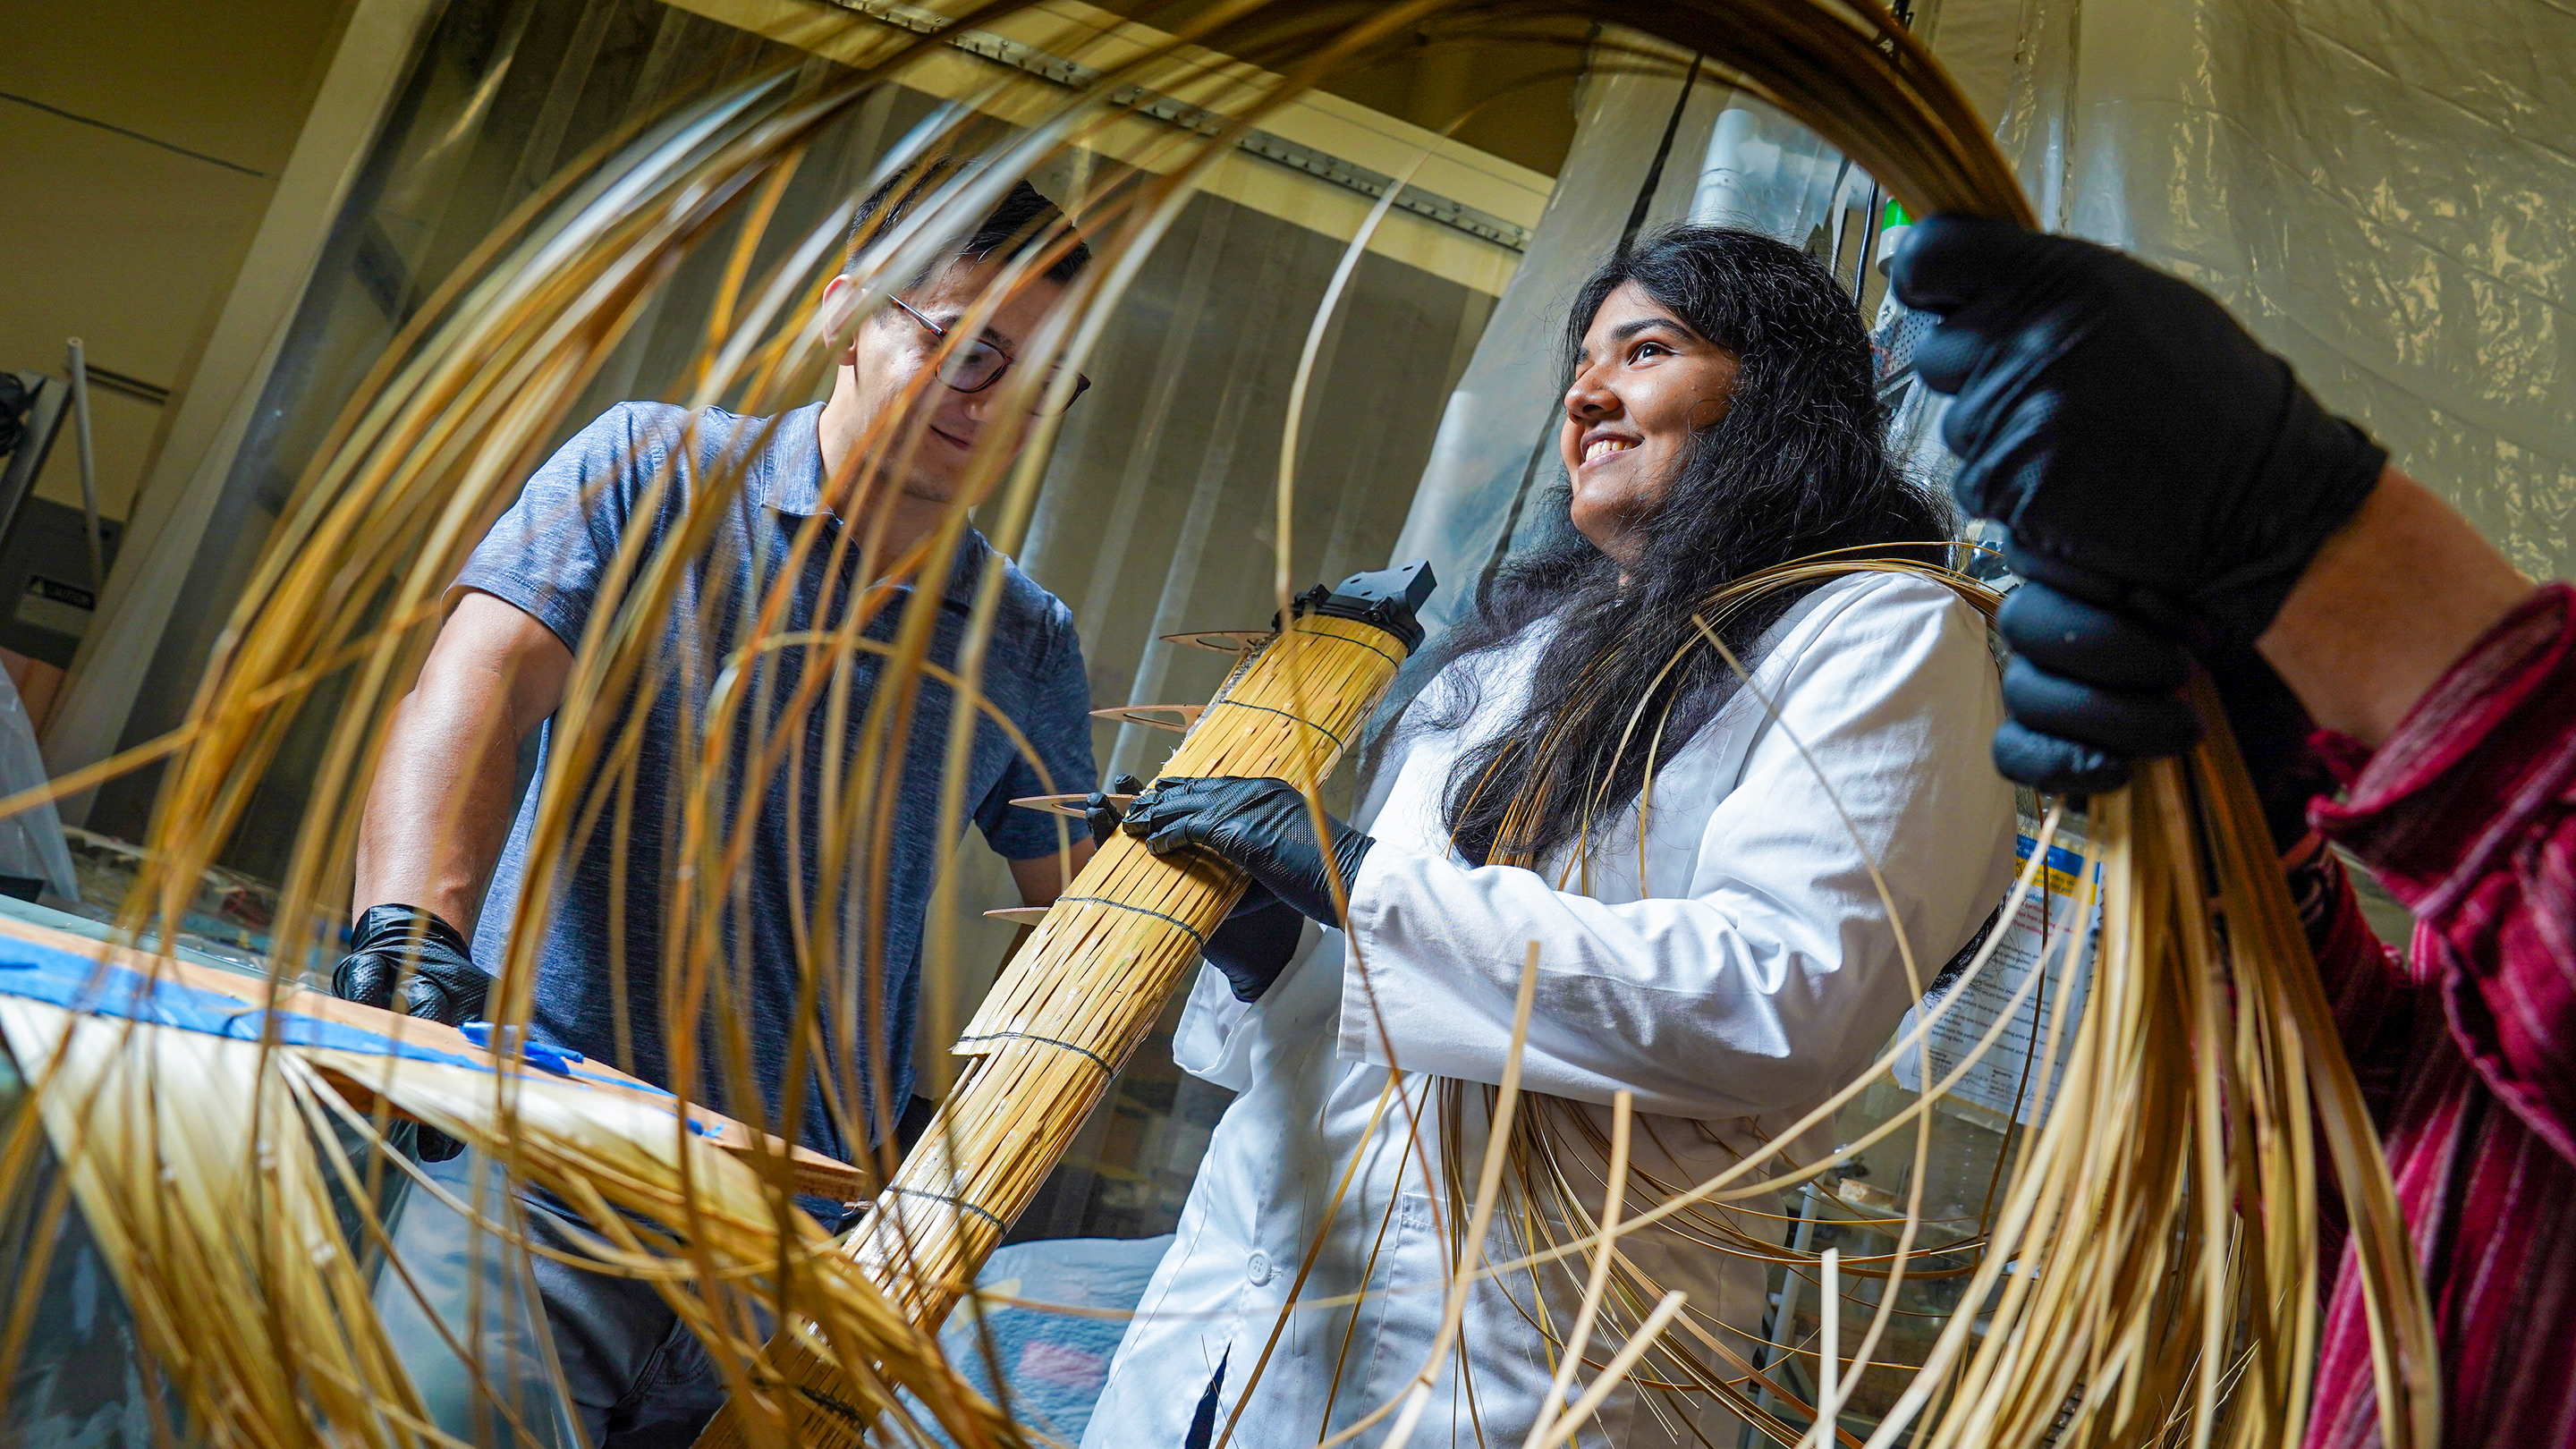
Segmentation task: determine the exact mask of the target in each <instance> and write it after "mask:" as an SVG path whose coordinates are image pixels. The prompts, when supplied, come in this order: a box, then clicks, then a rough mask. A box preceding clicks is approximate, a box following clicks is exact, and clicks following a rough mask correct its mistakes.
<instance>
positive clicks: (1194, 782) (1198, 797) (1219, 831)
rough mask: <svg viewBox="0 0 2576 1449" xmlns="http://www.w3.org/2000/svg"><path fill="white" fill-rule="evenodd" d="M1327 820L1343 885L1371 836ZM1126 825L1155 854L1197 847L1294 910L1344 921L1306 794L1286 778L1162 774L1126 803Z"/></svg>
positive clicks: (1331, 922)
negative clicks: (1130, 802) (1308, 810)
mask: <svg viewBox="0 0 2576 1449" xmlns="http://www.w3.org/2000/svg"><path fill="white" fill-rule="evenodd" d="M1324 824H1325V827H1326V830H1327V832H1328V833H1329V834H1330V836H1331V838H1332V844H1333V855H1332V859H1333V860H1334V861H1336V862H1338V863H1339V865H1340V869H1341V877H1342V887H1343V889H1345V890H1348V889H1349V888H1350V882H1351V878H1352V877H1353V876H1355V875H1356V874H1358V872H1359V868H1360V860H1361V858H1362V857H1363V856H1365V855H1367V854H1368V848H1369V846H1370V845H1371V844H1372V843H1373V842H1372V841H1371V840H1370V839H1369V838H1368V837H1367V836H1365V835H1362V834H1361V833H1360V832H1358V831H1356V830H1353V829H1352V828H1350V827H1349V826H1347V825H1344V824H1343V823H1342V822H1340V821H1338V820H1335V819H1333V818H1332V817H1331V816H1329V815H1328V816H1326V817H1324ZM1125 828H1126V831H1127V833H1128V834H1130V835H1137V836H1142V837H1144V840H1145V848H1146V849H1148V850H1151V851H1152V852H1154V853H1155V854H1156V855H1170V854H1171V853H1172V852H1174V851H1176V850H1196V851H1199V852H1201V853H1202V854H1205V855H1211V856H1214V857H1215V858H1217V859H1218V860H1221V861H1224V862H1225V863H1226V864H1228V865H1231V866H1233V867H1234V868H1235V869H1237V870H1240V871H1242V872H1243V873H1244V874H1246V875H1248V876H1251V877H1252V879H1253V880H1254V881H1255V882H1256V883H1257V884H1260V885H1263V886H1267V887H1269V889H1270V892H1271V894H1273V895H1275V896H1277V897H1279V899H1281V900H1283V901H1286V902H1287V903H1288V904H1289V906H1290V907H1292V908H1293V909H1295V910H1296V912H1297V913H1298V914H1299V915H1302V916H1305V917H1308V918H1309V919H1312V920H1317V921H1321V922H1323V923H1324V924H1325V925H1327V926H1339V925H1340V924H1341V923H1342V921H1341V913H1340V912H1338V911H1336V910H1334V909H1333V886H1332V882H1331V880H1330V879H1329V877H1328V874H1327V869H1328V867H1327V865H1326V861H1325V857H1324V850H1323V846H1322V845H1321V844H1320V843H1319V842H1318V841H1317V840H1316V839H1315V823H1314V817H1313V816H1312V815H1311V814H1309V813H1308V812H1307V809H1306V797H1305V796H1303V795H1300V794H1298V793H1297V787H1296V786H1294V785H1291V784H1289V783H1288V782H1287V781H1285V780H1267V779H1262V780H1246V779H1231V778H1191V777H1187V776H1179V777H1174V776H1166V777H1165V778H1163V779H1161V780H1158V781H1156V782H1155V783H1154V788H1152V789H1151V790H1148V791H1146V792H1145V793H1144V794H1142V795H1139V796H1137V797H1136V803H1135V804H1133V805H1130V806H1129V807H1128V808H1127V820H1126V826H1125Z"/></svg>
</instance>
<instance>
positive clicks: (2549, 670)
mask: <svg viewBox="0 0 2576 1449" xmlns="http://www.w3.org/2000/svg"><path fill="white" fill-rule="evenodd" d="M2284 672H2285V673H2286V672H2287V671H2286V670H2285V671H2284ZM2352 754H2353V755H2354V756H2355V757H2359V762H2358V764H2357V765H2355V764H2353V763H2347V764H2346V766H2345V773H2346V789H2347V794H2346V798H2345V799H2344V800H2343V801H2342V802H2340V803H2334V802H2319V804H2318V805H2317V807H2316V811H2315V814H2316V819H2317V821H2318V823H2319V825H2320V826H2321V827H2323V828H2324V830H2325V831H2326V832H2327V833H2328V834H2329V835H2330V836H2332V837H2333V838H2334V839H2335V840H2336V841H2338V842H2340V843H2341V844H2342V845H2343V846H2344V847H2345V848H2346V849H2348V850H2350V851H2352V852H2353V854H2354V855H2355V856H2356V857H2358V858H2359V859H2360V860H2362V861H2363V862H2364V863H2365V864H2367V865H2369V866H2370V868H2371V871H2372V873H2373V874H2375V875H2376V876H2378V877H2379V879H2380V881H2381V882H2382V883H2383V884H2385V885H2386V886H2387V887H2388V890H2389V893H2390V894H2391V895H2393V896H2395V897H2396V898H2397V900H2398V901H2399V902H2400V903H2401V904H2403V905H2404V906H2405V907H2406V908H2407V909H2408V910H2410V911H2412V912H2413V913H2414V914H2415V917H2416V920H2417V921H2418V922H2419V923H2420V925H2421V927H2422V929H2421V930H2419V931H2418V933H2417V936H2416V943H2417V951H2418V953H2419V955H2420V956H2421V957H2422V959H2419V960H2418V961H2416V962H2415V963H2414V975H2415V978H2416V979H2417V980H2419V981H2421V982H2422V983H2423V984H2424V986H2425V987H2426V988H2427V989H2428V990H2430V991H2432V992H2435V993H2438V999H2439V1000H2440V1002H2441V1006H2442V1009H2443V1011H2444V1012H2445V1013H2446V1014H2447V1016H2448V1017H2449V1020H2450V1026H2451V1032H2452V1035H2453V1036H2454V1037H2455V1038H2456V1039H2457V1040H2458V1041H2459V1044H2460V1048H2461V1050H2462V1051H2463V1052H2464V1053H2465V1054H2466V1055H2467V1056H2468V1058H2469V1060H2470V1061H2471V1062H2472V1063H2473V1064H2474V1065H2475V1066H2476V1067H2477V1069H2478V1072H2479V1075H2480V1076H2482V1077H2483V1078H2484V1079H2485V1080H2486V1082H2487V1085H2488V1086H2489V1087H2490V1088H2491V1089H2492V1090H2493V1091H2494V1092H2495V1094H2496V1095H2497V1097H2498V1098H2500V1099H2501V1100H2503V1101H2504V1102H2505V1103H2506V1104H2507V1105H2508V1106H2510V1107H2511V1108H2512V1109H2513V1111H2514V1112H2515V1114H2516V1115H2517V1116H2519V1117H2521V1118H2522V1120H2523V1121H2524V1122H2525V1123H2526V1124H2528V1125H2529V1126H2530V1128H2531V1130H2532V1131H2533V1133H2534V1134H2536V1135H2537V1136H2539V1137H2540V1138H2541V1140H2543V1141H2545V1142H2547V1143H2548V1144H2549V1145H2550V1146H2551V1147H2552V1148H2553V1149H2555V1150H2556V1151H2557V1152H2558V1153H2559V1154H2560V1155H2561V1156H2563V1157H2566V1158H2567V1159H2569V1160H2570V1161H2571V1162H2576V590H2570V589H2569V588H2568V586H2567V585H2565V584H2553V585H2550V586H2549V587H2547V588H2544V589H2541V590H2539V591H2538V592H2536V593H2533V594H2531V595H2530V596H2529V597H2528V598H2526V599H2525V600H2524V601H2523V602H2522V603H2521V604H2520V605H2519V606H2518V607H2515V608H2514V609H2512V610H2511V612H2509V613H2507V614H2506V615H2505V616H2504V618H2503V619H2502V620H2501V621H2499V622H2497V623H2496V624H2495V625H2494V626H2493V627H2492V628H2491V629H2489V630H2487V631H2486V633H2485V635H2484V637H2482V638H2480V639H2479V640H2478V641H2477V642H2476V643H2475V644H2473V645H2472V646H2471V647H2470V648H2469V649H2468V650H2467V652H2466V653H2465V654H2463V655H2462V656H2460V658H2459V659H2458V661H2457V662H2456V663H2455V664H2453V665H2452V666H2451V667H2450V669H2449V670H2448V671H2447V672H2445V673H2444V674H2442V675H2441V677H2440V678H2439V680H2438V681H2437V682H2435V683H2434V684H2433V686H2432V687H2431V688H2430V689H2429V690H2426V691H2424V692H2423V693H2422V694H2421V697H2420V698H2418V699H2417V700H2416V701H2415V702H2414V703H2413V706H2412V708H2411V709H2409V710H2407V711H2406V712H2405V713H2404V715H2403V717H2402V718H2401V720H2400V721H2399V722H2398V723H2397V725H2396V726H2395V728H2394V729H2393V730H2392V731H2390V732H2389V733H2388V734H2387V736H2386V737H2385V739H2384V740H2383V741H2382V742H2381V743H2380V744H2379V745H2378V748H2377V749H2376V750H2374V751H2371V752H2370V753H2368V755H2367V756H2366V757H2361V756H2360V751H2359V750H2355V751H2353V752H2352ZM2338 1009H2339V1010H2340V1005H2339V1007H2338Z"/></svg>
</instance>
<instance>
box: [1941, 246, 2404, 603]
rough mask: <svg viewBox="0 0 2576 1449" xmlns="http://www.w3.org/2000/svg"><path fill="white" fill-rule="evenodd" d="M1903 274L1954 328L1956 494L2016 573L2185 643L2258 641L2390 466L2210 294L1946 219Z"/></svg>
mask: <svg viewBox="0 0 2576 1449" xmlns="http://www.w3.org/2000/svg"><path fill="white" fill-rule="evenodd" d="M1890 277H1891V280H1892V284H1893V286H1894V287H1895V289H1896V295H1897V296H1898V297H1899V298H1900V299H1901V300H1903V301H1904V303H1905V304H1906V305H1907V306H1909V307H1914V308H1917V309H1920V310H1923V311H1927V312H1932V313H1936V314H1938V315H1939V316H1940V317H1941V319H1942V320H1941V323H1940V325H1939V326H1938V327H1936V328H1935V329H1934V330H1933V332H1932V334H1931V335H1930V336H1929V337H1926V338H1925V339H1924V340H1923V342H1922V344H1921V346H1919V347H1918V348H1917V349H1916V352H1915V368H1916V371H1917V372H1918V374H1919V375H1920V376H1921V377H1922V379H1923V382H1924V385H1925V386H1927V387H1930V388H1931V389H1932V390H1934V391H1935V392H1945V393H1956V394H1957V395H1958V400H1957V401H1956V402H1955V403H1953V404H1952V405H1951V407H1950V411H1949V415H1948V417H1947V418H1946V419H1944V421H1943V423H1942V436H1943V438H1944V439H1946V440H1947V441H1948V443H1949V445H1950V448H1951V450H1952V451H1953V452H1955V453H1957V454H1958V455H1959V458H1960V469H1959V473H1958V476H1957V478H1956V480H1955V481H1954V482H1953V484H1952V485H1951V486H1952V491H1953V492H1954V493H1955V494H1956V495H1957V497H1958V500H1959V503H1960V505H1961V506H1962V507H1964V508H1966V509H1967V510H1968V511H1969V512H1970V513H1973V514H1975V515H1977V516H1979V517H1981V518H1991V519H1994V520H1996V521H1998V522H2000V523H2002V524H2003V525H2004V526H2005V527H2006V528H2008V529H2010V530H2011V532H2012V547H2011V549H2010V550H2009V552H2008V558H2009V561H2010V562H2011V564H2012V566H2013V570H2014V572H2016V573H2019V574H2021V575H2023V576H2024V577H2025V578H2031V579H2037V580H2040V581H2042V582H2045V583H2049V584H2052V585H2055V586H2056V587H2057V588H2059V589H2061V590H2063V591H2065V592H2066V593H2069V594H2074V595H2078V596H2082V597H2085V598H2088V599H2091V600H2092V601H2094V602H2096V603H2098V604H2102V605H2106V606H2108V607H2109V608H2111V609H2113V610H2114V611H2116V612H2119V613H2122V614H2127V615H2129V616H2131V617H2133V618H2143V619H2149V620H2153V621H2156V622H2157V623H2159V624H2160V625H2161V626H2162V627H2164V628H2165V629H2166V630H2167V631H2168V632H2171V633H2177V634H2179V633H2185V632H2189V633H2191V634H2192V635H2193V636H2194V637H2205V636H2206V635H2207V634H2209V633H2218V634H2223V635H2225V636H2228V637H2232V638H2234V639H2237V640H2240V641H2244V640H2251V639H2253V638H2254V637H2255V636H2256V635H2258V634H2260V633H2262V632H2263V630H2264V628H2265V627H2266V626H2268V625H2269V624H2270V623H2271V622H2272V618H2273V616H2274V615H2276V614H2277V613H2279V612H2280V608H2281V601H2282V600H2283V599H2284V598H2286V597H2287V596H2288V594H2289V592H2290V588H2291V586H2292V585H2293V584H2295V583H2297V582H2298V578H2299V575H2300V574H2301V573H2302V572H2304V571H2305V570H2306V568H2307V565H2308V562H2309V560H2310V559H2312V558H2314V557H2315V555H2316V551H2317V548H2318V546H2319V545H2321V544H2323V543H2324V542H2325V539H2326V537H2327V535H2329V534H2331V533H2333V532H2334V531H2335V530H2336V529H2337V528H2339V527H2341V526H2342V525H2343V523H2344V521H2345V520H2346V519H2349V518H2350V517H2351V516H2352V515H2353V513H2354V511H2355V510H2357V509H2358V508H2360V507H2361V504H2362V501H2363V500H2364V499H2365V498H2367V497H2368V496H2369V494H2370V491H2371V489H2372V488H2373V487H2374V486H2375V485H2376V484H2377V483H2378V481H2379V474H2380V469H2381V467H2382V466H2383V465H2384V464H2385V463H2386V461H2387V456H2388V455H2387V453H2386V452H2385V451H2384V450H2383V449H2381V448H2380V447H2379V446H2378V445H2377V444H2376V443H2373V442H2372V441H2371V440H2370V439H2369V437H2367V436H2366V435H2364V434H2363V433H2362V431H2361V430H2360V429H2359V428H2356V427H2354V426H2353V425H2352V424H2350V423H2347V422H2344V421H2343V420H2341V419H2339V418H2336V417H2333V416H2331V415H2330V414H2328V413H2327V412H2326V411H2325V410H2324V409H2323V408H2322V407H2320V406H2319V405H2318V404H2317V401H2316V399H2315V398H2314V397H2312V396H2310V395H2309V394H2308V392H2307V390H2306V389H2305V388H2303V387H2301V386H2300V385H2299V382H2298V379H2297V378H2296V377H2294V376H2293V375H2292V374H2291V371H2290V365H2289V364H2288V363H2286V362H2284V361H2282V360H2281V359H2280V358H2278V357H2275V356H2273V355H2272V354H2271V353H2268V352H2266V351H2264V350H2263V348H2262V347H2261V345H2260V344H2258V343H2256V342H2255V341H2254V339H2253V338H2252V337H2250V336H2248V335H2246V332H2245V330H2244V329H2243V328H2242V327H2239V326H2238V325H2237V324H2236V321H2235V319H2233V318H2231V317H2230V316H2228V315H2227V312H2226V309H2224V308H2222V307H2220V306H2219V305H2218V303H2217V302H2215V301H2213V300H2211V299H2210V298H2209V297H2207V296H2205V295H2203V294H2202V293H2201V292H2200V291H2198V290H2197V289H2195V288H2193V287H2191V286H2190V285H2188V284H2186V283H2184V282H2181V281H2178V280H2176V279H2175V278H2172V277H2169V276H2166V275H2165V274H2163V273H2162V272H2158V271H2155V270H2153V269H2152V268H2149V267H2146V266H2142V265H2140V264H2139V263H2137V262H2133V261H2131V260H2129V259H2128V258H2126V257H2123V256H2121V255H2119V254H2118V253H2116V252H2112V251H2108V250H2106V249H2104V248H2101V247H2097V246H2094V245H2092V244H2090V243H2087V242H2080V241H2075V240H2072V239H2070V238H2066V237H2053V236H2043V235H2040V234H2039V233H2036V232H2030V231H2025V230H2023V229H2021V228H2020V227H2017V226H2014V225H2012V224H2010V223H2008V222H1998V221H1977V220H1971V219H1968V218H1965V217H1955V216H1950V217H1932V218H1930V219H1928V220H1926V221H1923V222H1921V223H1918V224H1917V225H1916V226H1915V227H1914V228H1913V231H1912V233H1911V235H1909V236H1908V237H1907V238H1906V241H1905V245H1904V247H1903V248H1902V249H1901V250H1900V251H1899V252H1898V253H1897V256H1896V260H1895V263H1894V266H1893V267H1892V269H1891V272H1890Z"/></svg>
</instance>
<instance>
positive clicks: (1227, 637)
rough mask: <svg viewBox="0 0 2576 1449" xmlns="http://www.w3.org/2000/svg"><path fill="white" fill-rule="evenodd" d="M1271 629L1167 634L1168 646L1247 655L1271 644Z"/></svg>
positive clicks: (1165, 636)
mask: <svg viewBox="0 0 2576 1449" xmlns="http://www.w3.org/2000/svg"><path fill="white" fill-rule="evenodd" d="M1272 633H1273V631H1272V630H1269V629H1201V630H1198V631H1197V632H1195V633H1186V634H1165V635H1163V636H1162V640H1163V642H1164V643H1166V644H1180V645H1184V646H1186V647H1188V648H1191V649H1205V650H1209V651H1210V652H1212V653H1217V654H1246V653H1250V652H1251V651H1252V650H1255V649H1258V648H1260V647H1261V646H1262V645H1263V644H1265V643H1267V642H1269V640H1270V638H1271V635H1272Z"/></svg>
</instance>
